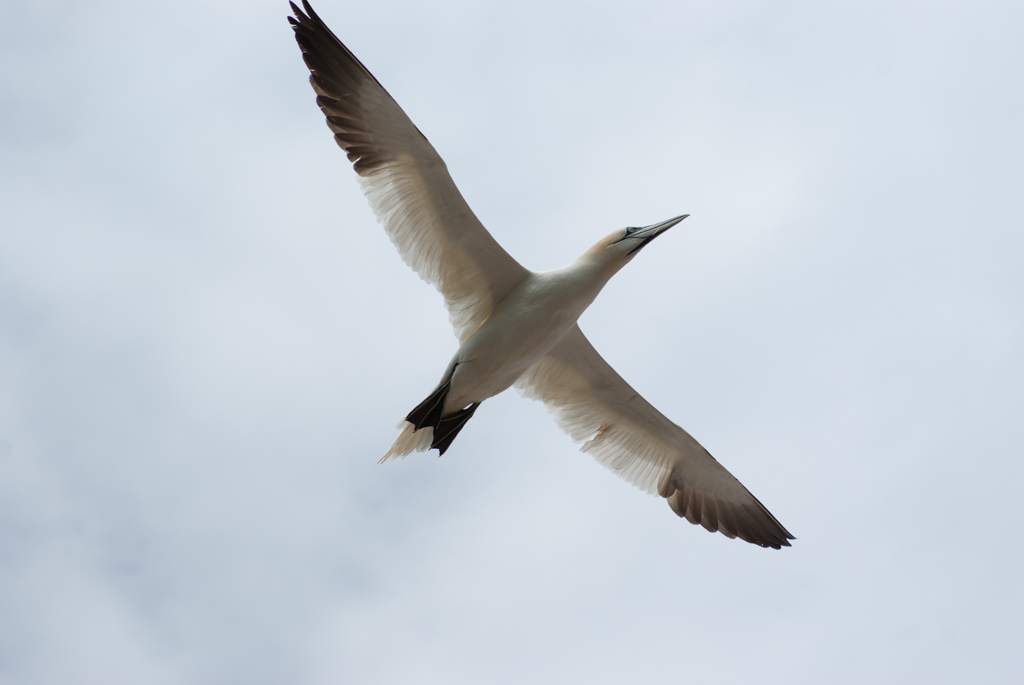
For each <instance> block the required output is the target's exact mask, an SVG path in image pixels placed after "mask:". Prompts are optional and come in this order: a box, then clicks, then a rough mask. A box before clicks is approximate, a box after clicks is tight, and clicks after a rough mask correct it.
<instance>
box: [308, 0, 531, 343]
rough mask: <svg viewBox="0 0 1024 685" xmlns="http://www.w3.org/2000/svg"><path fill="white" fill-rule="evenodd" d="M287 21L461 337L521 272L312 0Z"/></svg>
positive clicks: (349, 149)
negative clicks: (311, 5)
mask: <svg viewBox="0 0 1024 685" xmlns="http://www.w3.org/2000/svg"><path fill="white" fill-rule="evenodd" d="M302 4H303V6H304V7H305V10H306V11H305V13H303V12H302V10H300V9H299V8H298V7H296V6H295V4H294V3H292V11H293V12H294V13H295V16H294V17H288V21H289V22H290V23H291V25H292V29H293V30H294V31H295V40H296V41H297V42H298V44H299V47H300V48H301V49H302V58H303V60H305V62H306V66H308V67H309V70H310V77H309V82H310V83H311V84H312V85H313V90H315V91H316V94H317V98H316V102H317V104H318V105H320V109H321V110H323V112H324V114H325V115H326V116H327V125H328V126H329V127H330V129H331V130H332V131H334V140H335V141H336V142H337V143H338V145H339V146H340V147H341V149H342V150H344V151H345V152H346V153H347V154H348V158H349V161H351V162H352V164H353V166H354V167H355V170H356V173H357V174H359V180H360V183H361V185H362V187H363V192H364V193H365V194H366V197H367V199H368V200H369V201H370V206H371V207H372V208H373V211H374V213H375V214H376V215H377V219H378V221H380V223H382V224H383V225H384V230H385V231H387V234H388V237H390V238H391V242H393V243H394V244H395V246H396V247H397V248H398V251H399V253H401V255H402V259H403V260H404V261H405V263H406V264H408V265H409V266H411V267H412V268H413V269H414V270H415V271H416V273H418V274H419V275H420V276H421V277H422V278H423V279H424V280H426V281H427V282H428V283H431V284H433V285H434V286H435V287H436V288H437V289H438V290H440V291H441V294H442V295H443V296H444V301H445V306H446V307H447V308H448V314H449V318H450V319H451V322H452V326H454V328H455V333H456V335H457V336H458V338H459V340H465V339H466V338H467V337H469V335H470V334H472V332H473V331H474V330H476V328H477V327H478V326H479V325H480V324H481V323H483V322H484V320H486V319H487V317H488V316H490V314H491V312H492V310H493V308H494V305H495V304H497V303H498V302H499V301H500V300H501V298H503V297H504V296H505V295H506V294H507V293H508V291H509V290H511V289H512V287H513V286H514V285H515V284H516V283H518V282H519V281H521V280H522V279H523V278H524V277H525V276H526V275H527V273H528V272H527V270H526V269H524V268H523V267H522V266H521V265H520V264H519V263H518V262H516V260H514V259H513V258H512V257H511V256H509V254H508V253H507V252H505V250H503V249H502V247H501V246H500V245H499V244H498V243H497V241H496V240H494V238H493V237H491V234H490V233H488V232H487V229H485V228H484V227H483V224H481V223H480V220H479V219H477V218H476V216H475V215H474V214H473V211H472V210H471V209H470V208H469V205H468V204H466V201H465V200H464V199H463V198H462V194H461V193H459V189H458V188H456V187H455V183H454V182H453V181H452V178H451V176H450V175H449V174H448V168H447V167H446V166H445V163H444V160H442V159H441V157H440V156H439V155H438V154H437V152H436V151H435V150H434V147H433V146H432V145H431V144H430V143H429V142H428V141H427V139H426V138H425V137H424V136H423V134H422V133H420V131H419V129H417V128H416V126H415V125H414V124H413V123H412V121H410V120H409V117H408V116H406V114H405V112H403V111H402V108H401V107H399V106H398V103H396V102H395V101H394V99H392V97H391V96H390V95H389V94H388V92H387V91H386V90H384V88H383V87H382V86H381V85H380V83H378V81H377V79H375V78H374V77H373V75H372V74H371V73H370V72H369V71H368V70H367V69H366V67H364V66H363V65H362V63H360V61H359V60H358V59H356V57H355V55H353V54H352V53H351V52H350V51H349V49H348V48H346V47H345V46H344V45H343V44H342V43H341V41H340V40H338V38H337V37H336V36H335V35H334V34H333V33H331V30H330V29H329V28H327V26H326V25H325V24H324V23H323V21H321V20H320V17H318V16H317V15H316V13H315V12H314V11H313V9H312V8H311V7H310V6H309V3H307V2H305V0H303V3H302Z"/></svg>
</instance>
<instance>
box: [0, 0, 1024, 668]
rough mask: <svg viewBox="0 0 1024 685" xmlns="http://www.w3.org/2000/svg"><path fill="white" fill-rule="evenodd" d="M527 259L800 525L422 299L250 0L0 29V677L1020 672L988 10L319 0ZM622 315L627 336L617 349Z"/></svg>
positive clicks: (1003, 58) (40, 14)
mask: <svg viewBox="0 0 1024 685" xmlns="http://www.w3.org/2000/svg"><path fill="white" fill-rule="evenodd" d="M316 8H317V10H318V11H319V12H320V14H321V15H322V16H323V17H324V19H325V20H326V21H327V22H328V23H329V24H330V25H331V26H332V28H333V29H334V30H335V32H336V33H338V35H339V36H340V37H341V38H342V40H345V41H346V42H347V43H348V44H349V46H350V47H351V48H352V49H353V51H354V52H355V53H356V54H357V55H359V56H360V58H361V59H362V60H363V61H364V62H365V63H366V64H367V66H368V67H369V68H370V69H371V70H372V71H374V73H375V74H376V76H377V77H378V78H379V79H380V80H381V81H382V82H383V83H384V84H385V86H386V87H387V88H388V89H389V90H390V92H391V93H392V94H393V95H394V96H395V97H396V99H397V100H398V101H399V102H400V103H401V104H402V105H403V107H405V108H406V111H407V112H408V113H409V114H410V116H411V117H412V118H413V120H414V121H416V122H417V124H418V125H419V127H420V128H421V129H422V130H423V131H424V132H425V134H426V135H427V136H428V137H429V138H430V140H431V141H432V142H433V143H434V145H435V147H437V149H438V150H439V152H440V153H441V154H442V156H444V157H445V159H446V161H447V163H448V165H449V168H450V169H451V171H452V174H453V176H454V178H455V180H456V182H458V183H459V185H460V187H461V188H462V190H463V193H464V194H465V195H466V197H467V199H468V200H469V202H470V203H471V204H472V206H473V207H474V209H475V210H476V211H477V213H478V215H479V216H480V217H481V219H482V220H483V221H484V223H485V224H486V225H487V226H488V227H489V228H490V229H491V231H492V232H493V233H494V234H495V236H496V237H497V238H498V239H499V241H501V242H502V243H503V244H504V245H505V246H506V247H507V248H508V249H509V251H510V252H511V253H512V254H513V255H514V256H515V257H516V258H518V259H520V261H522V262H523V263H524V264H525V265H527V266H529V267H531V268H536V269H543V268H551V267H554V266H558V265H560V264H562V263H565V262H567V261H569V260H571V259H573V258H574V257H575V256H576V255H577V254H578V253H579V252H580V251H582V250H583V249H584V248H585V247H586V246H588V245H590V244H591V243H592V242H593V241H594V240H596V239H597V238H598V237H600V236H602V235H605V234H606V233H607V232H608V231H610V230H612V229H614V228H616V227H619V226H622V225H626V224H632V225H636V224H644V223H650V222H653V221H657V220H660V219H664V218H666V217H669V216H673V215H675V214H679V213H682V212H690V213H692V215H693V216H692V217H691V218H690V219H688V220H687V222H686V223H685V224H684V225H682V226H681V227H680V229H677V230H676V231H673V232H672V233H671V234H669V235H668V236H666V237H665V238H664V239H662V240H659V242H658V244H657V246H656V248H654V249H653V250H648V251H645V252H644V254H643V255H642V257H641V258H640V259H638V260H637V261H636V262H634V264H633V265H632V266H631V267H630V268H628V269H626V270H624V271H623V272H622V273H621V274H619V275H618V276H617V277H616V278H615V279H614V280H613V281H612V283H611V284H610V285H609V287H608V288H607V289H606V291H605V292H604V293H603V294H602V296H601V298H600V299H599V300H598V302H597V303H596V304H595V306H594V307H593V308H592V309H591V310H590V311H588V313H587V314H586V315H585V317H584V319H583V321H582V326H583V327H584V329H585V330H586V331H587V333H588V335H589V337H590V338H591V339H592V340H593V341H594V342H595V345H596V346H597V347H598V348H599V349H600V350H601V351H602V353H603V354H604V355H605V356H606V357H607V358H608V359H609V361H610V362H612V363H613V365H615V366H616V368H618V369H619V370H620V372H621V373H622V374H623V375H624V376H625V377H626V378H627V379H628V380H630V382H631V383H632V384H633V385H634V386H635V387H637V389H639V390H640V391H641V392H642V393H644V394H645V396H647V397H648V399H650V400H651V401H652V402H653V403H654V404H655V405H657V406H659V407H660V408H661V409H662V410H663V411H664V412H665V413H666V414H667V415H669V416H670V417H671V418H673V419H674V420H676V421H678V422H679V423H681V424H682V425H683V426H685V427H686V428H687V429H688V430H689V431H690V432H692V433H693V434H694V435H695V436H696V437H697V438H698V439H700V440H701V441H702V442H703V443H704V444H705V445H706V446H707V447H708V448H709V449H710V450H711V452H712V453H713V454H715V455H716V456H717V457H718V458H719V459H720V460H722V461H723V462H724V463H725V464H726V465H727V466H728V467H729V468H730V469H731V470H732V471H733V472H734V473H735V474H736V475H737V476H738V477H739V478H740V479H741V480H743V481H744V483H745V484H746V485H747V486H748V487H749V488H750V489H751V490H752V491H753V492H754V493H755V494H756V495H757V496H758V497H759V498H760V499H761V500H762V501H764V502H765V504H766V505H767V506H768V507H769V508H770V509H771V510H772V511H773V512H774V513H775V514H776V515H777V516H778V517H779V518H780V520H782V521H783V522H784V523H785V524H786V526H787V527H788V528H789V529H790V530H791V531H793V533H794V534H795V535H797V536H798V538H799V540H797V542H796V543H795V545H794V548H793V549H791V550H784V551H783V552H780V553H773V552H770V551H765V550H762V549H758V548H754V547H752V546H750V545H743V544H741V543H738V542H735V541H729V540H726V539H724V538H723V537H722V536H718V535H715V536H713V535H709V534H707V533H705V532H703V531H702V530H700V529H697V528H694V527H692V526H690V525H689V524H686V523H685V522H681V521H679V520H677V519H676V517H675V516H674V515H672V513H671V512H670V511H669V510H668V508H667V507H666V506H665V505H664V503H663V502H661V501H660V500H659V499H657V498H653V497H647V496H644V495H642V494H641V493H640V492H638V491H636V490H635V489H633V488H630V487H629V486H627V485H625V484H623V483H622V482H620V481H618V480H617V479H615V478H614V477H612V476H611V475H609V474H608V473H606V472H605V471H603V470H602V469H601V468H600V467H599V466H597V465H596V464H594V463H592V462H591V461H590V459H589V458H588V457H586V456H585V455H581V454H579V453H578V452H577V451H576V448H575V447H574V446H573V445H572V444H571V442H570V441H569V440H568V439H567V438H565V437H564V436H563V435H562V434H561V433H560V431H559V430H558V429H557V428H556V427H555V426H554V424H553V422H551V421H550V419H548V417H547V416H546V414H545V412H544V410H543V408H542V407H541V406H540V405H538V404H534V403H529V402H526V401H524V400H523V399H522V398H519V397H518V396H516V395H515V394H507V395H503V396H500V397H498V398H495V399H494V400H492V401H489V402H488V403H487V404H486V405H484V406H482V407H481V409H480V411H479V412H478V413H477V415H476V418H474V420H473V422H472V423H471V424H469V426H468V427H467V428H466V430H465V431H464V432H463V433H462V435H461V436H460V438H459V441H458V443H456V445H455V446H454V447H453V448H452V449H451V450H450V451H449V452H448V453H447V454H446V455H445V456H444V458H442V459H436V458H434V457H432V456H423V455H418V456H414V457H410V458H408V459H406V460H404V461H401V462H397V463H389V464H387V465H384V466H378V465H377V464H376V460H377V458H378V457H379V456H380V454H382V453H383V451H384V450H385V449H386V448H387V446H388V445H389V444H390V442H391V440H392V439H393V437H394V428H393V426H394V424H395V423H396V422H397V421H398V420H399V419H400V418H401V417H402V416H404V414H405V413H406V412H407V411H408V410H409V409H410V408H411V407H412V406H414V405H415V404H416V403H417V402H418V401H419V400H420V399H422V396H423V395H424V393H425V392H426V391H427V390H429V389H430V387H432V385H433V384H434V383H435V382H436V381H437V378H438V377H439V375H440V373H441V371H442V370H443V367H444V365H445V363H446V361H447V359H448V357H449V355H450V354H451V353H452V352H453V351H454V349H455V347H456V345H455V341H454V339H453V337H452V335H451V332H450V330H449V328H448V325H447V322H446V318H445V315H444V312H443V308H442V307H441V303H440V298H439V296H438V295H437V293H435V292H433V291H432V290H431V289H430V288H428V287H426V286H425V285H423V283H422V282H420V281H419V279H418V278H417V277H416V276H415V275H414V274H413V273H411V272H410V271H408V270H407V269H406V267H405V266H404V265H403V264H402V263H401V262H400V260H399V259H398V257H397V256H396V255H395V253H394V250H393V248H392V247H391V245H390V244H389V243H388V241H387V238H386V237H385V236H384V234H383V232H382V231H380V230H379V228H378V227H377V226H376V225H375V222H374V220H373V217H372V215H371V213H370V211H369V209H368V208H367V207H366V204H365V202H364V200H363V199H362V197H361V196H360V194H359V190H358V186H357V184H356V183H355V180H354V175H353V174H352V172H351V170H350V169H349V168H348V165H347V163H346V162H345V159H344V156H343V155H342V154H341V153H340V152H339V151H338V150H337V149H336V147H335V146H334V145H333V143H332V142H331V140H330V134H329V132H328V130H327V129H326V127H325V126H324V124H323V121H322V117H321V114H320V113H319V111H318V110H317V109H316V107H315V105H314V103H313V94H312V91H311V90H310V89H309V87H308V85H307V83H306V71H305V68H304V66H303V64H302V62H301V59H300V58H299V55H298V50H297V49H296V47H295V45H294V42H293V40H292V38H291V32H290V31H289V30H288V27H287V24H286V22H285V19H284V17H285V14H286V13H287V6H286V4H285V3H281V2H260V3H227V2H224V3H209V4H205V3H193V2H179V3H169V4H163V5H156V4H142V5H141V6H140V5H139V4H137V3H112V2H91V3H77V2H56V1H55V2H39V3H32V4H31V5H29V6H25V5H18V6H13V5H11V6H10V7H8V12H7V16H8V21H7V22H6V23H5V24H4V25H3V26H2V27H0V54H2V60H0V147H2V154H0V194H2V197H0V207H3V209H2V215H0V379H2V382H0V680H2V681H3V682H10V683H66V682H76V683H91V682H95V683H104V684H107V683H117V682H124V683H139V682H147V683H150V682H152V683H165V682H166V683H246V684H252V683H268V684H269V683H311V684H312V683H336V682H398V681H400V679H404V680H406V681H409V682H417V683H430V682H437V683H453V682H456V683H458V682H462V683H480V682H487V683H491V682H493V683H503V682H508V683H519V682H524V681H529V682H551V683H562V682H576V681H581V680H587V681H588V682H608V683H613V682H626V681H638V680H640V679H655V678H657V679H664V678H666V677H674V678H687V679H692V680H696V679H703V680H710V681H713V682H752V681H756V682H768V683H819V682H833V683H846V682H848V683H861V682H893V683H896V682H906V681H907V680H914V681H927V682H936V683H942V682H950V683H952V682H964V681H966V680H968V679H970V680H971V681H977V682H991V683H998V682H1006V683H1010V682H1018V681H1019V680H1020V678H1021V675H1022V674H1024V661H1022V658H1021V657H1020V655H1019V649H1018V645H1019V643H1020V638H1021V635H1022V619H1021V617H1022V616H1024V600H1022V594H1021V591H1020V587H1021V586H1020V582H1019V580H1018V579H1017V575H1018V573H1019V572H1018V569H1019V568H1020V567H1021V562H1022V557H1021V553H1020V552H1019V550H1018V549H1017V546H1016V545H1014V544H1013V543H1012V540H1008V539H1007V537H1008V535H1012V530H1013V526H1014V523H1015V522H1017V521H1019V520H1021V516H1022V514H1024V507H1022V504H1021V499H1020V497H1019V495H1018V493H1017V489H1018V484H1019V483H1020V482H1021V481H1022V476H1024V473H1022V466H1021V460H1020V456H1021V453H1022V447H1024V440H1022V438H1021V434H1020V431H1019V430H1018V429H1017V424H1019V423H1020V417H1021V416H1022V414H1024V411H1022V410H1024V393H1022V388H1024V369H1022V363H1021V354H1020V351H1021V349H1022V342H1024V331H1022V324H1021V321H1022V319H1021V311H1022V307H1021V305H1022V298H1021V293H1022V292H1024V288H1022V285H1024V282H1022V281H1024V279H1022V277H1021V274H1020V267H1019V264H1020V255H1021V254H1024V244H1022V243H1024V239H1022V237H1021V236H1022V233H1021V231H1020V227H1021V225H1022V222H1024V205H1022V202H1021V197H1020V189H1021V187H1022V181H1024V165H1022V162H1021V160H1022V159H1024V138H1022V133H1021V127H1020V121H1022V120H1024V111H1022V110H1024V88H1022V85H1024V82H1022V78H1021V76H1022V74H1021V67H1020V65H1021V64H1024V59H1022V58H1024V54H1022V52H1024V50H1022V47H1021V42H1020V39H1019V38H1020V31H1019V28H1020V26H1021V21H1022V19H1024V13H1022V11H1021V9H1020V8H1019V7H1018V6H1017V5H1016V4H1013V3H995V2H993V3H982V4H967V3H928V4H927V5H923V4H919V3H895V4H894V3H830V4H827V5H822V4H820V3H819V4H814V3H798V2H784V3H760V2H735V3H728V4H697V3H664V4H662V3H654V2H651V3H629V4H626V3H622V4H612V3H586V4H584V3H560V2H544V3H516V4H506V5H483V4H479V3H459V2H452V3H431V4H429V5H422V4H417V3H404V4H403V3H394V4H387V5H385V4H382V3H371V4H357V5H354V6H350V5H348V4H345V3H335V2H330V1H328V0H321V2H320V3H319V4H318V5H317V6H316ZM638 349H642V350H646V351H647V352H648V354H641V355H638V354H635V351H636V350H638Z"/></svg>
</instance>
